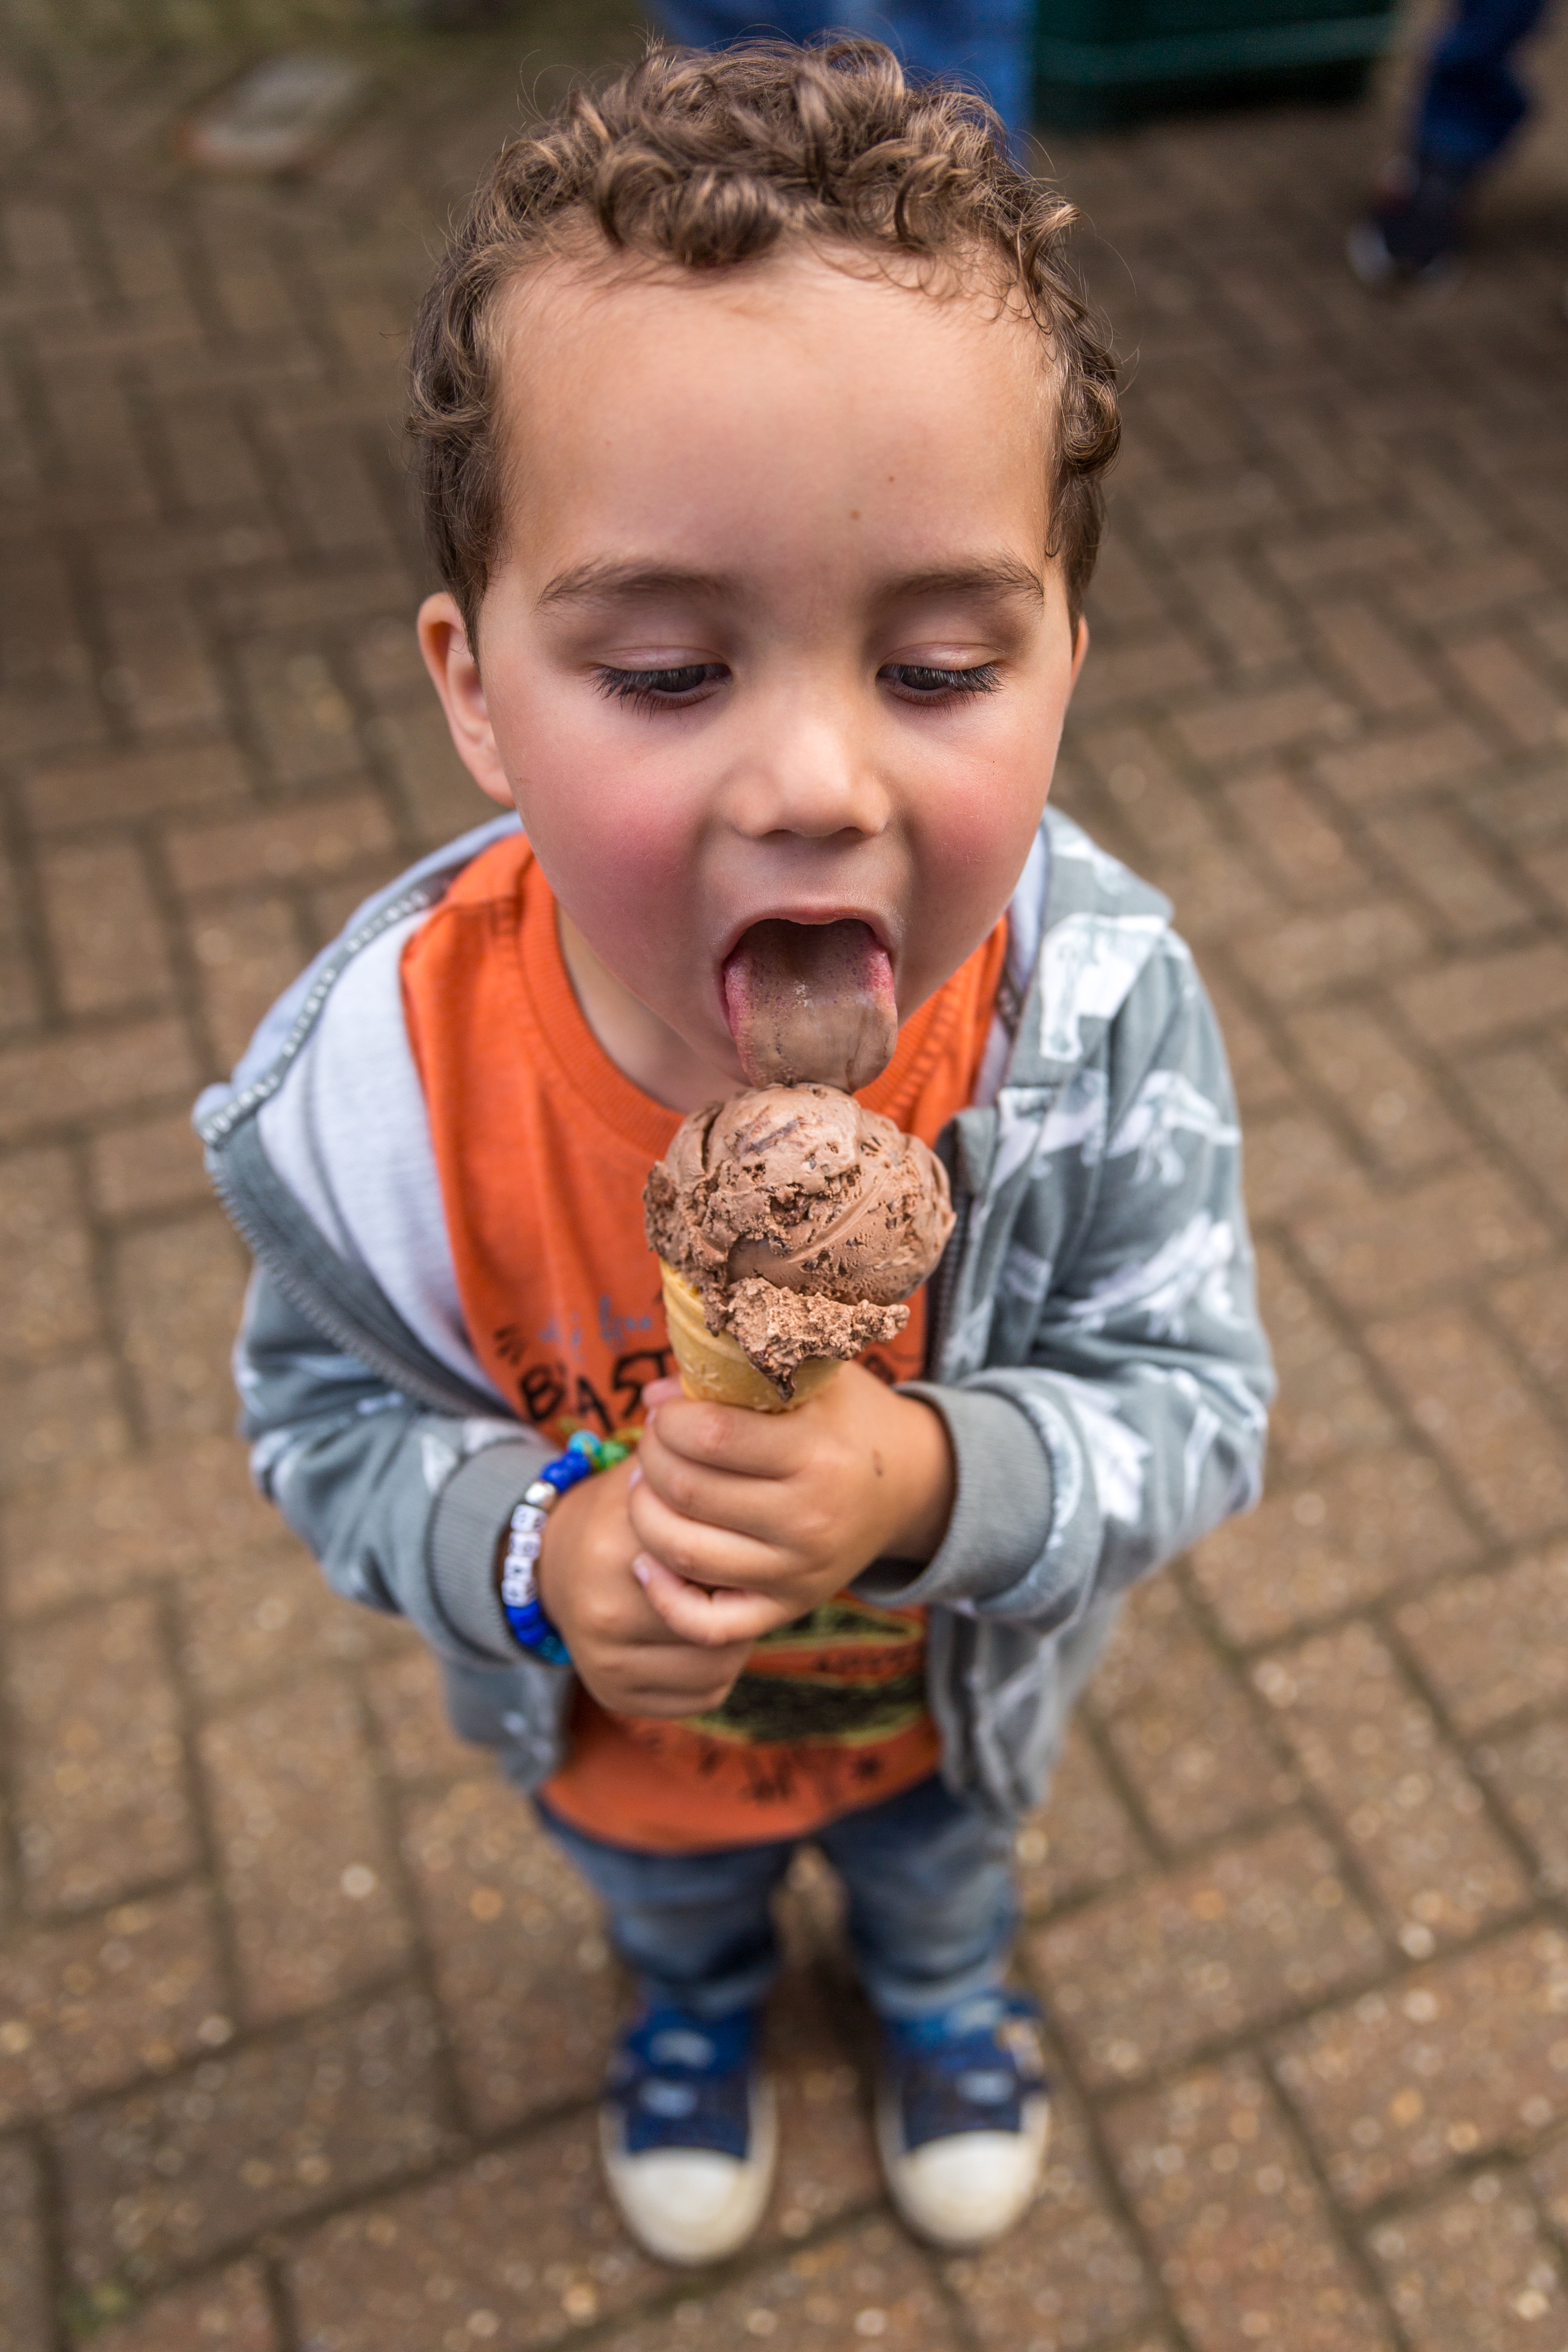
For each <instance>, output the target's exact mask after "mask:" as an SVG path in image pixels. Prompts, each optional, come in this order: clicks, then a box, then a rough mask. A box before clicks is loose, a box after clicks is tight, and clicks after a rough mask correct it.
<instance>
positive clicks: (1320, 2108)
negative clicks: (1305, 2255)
mask: <svg viewBox="0 0 1568 2352" xmlns="http://www.w3.org/2000/svg"><path fill="white" fill-rule="evenodd" d="M1278 2066H1279V2073H1280V2077H1281V2082H1282V2083H1283V2084H1285V2086H1286V2088H1287V2090H1288V2091H1289V2092H1290V2095H1291V2099H1292V2100H1293V2102H1294V2103H1295V2105H1296V2107H1297V2109H1298V2110H1299V2112H1300V2113H1301V2116H1302V2117H1303V2119H1304V2121H1305V2124H1306V2126H1307V2129H1308V2131H1309V2132H1310V2133H1311V2135H1312V2138H1313V2140H1314V2141H1315V2142H1316V2144H1317V2146H1318V2147H1319V2149H1320V2151H1321V2153H1322V2158H1323V2160H1324V2162H1325V2164H1326V2165H1327V2168H1328V2173H1329V2179H1330V2180H1331V2182H1332V2184H1333V2189H1334V2192H1335V2194H1336V2195H1337V2196H1338V2197H1340V2198H1341V2199H1343V2200H1344V2201H1345V2202H1346V2203H1347V2204H1350V2205H1369V2204H1372V2203H1373V2202H1375V2200H1377V2199H1379V2198H1382V2197H1385V2196H1388V2195H1390V2194H1392V2193H1393V2192H1395V2191H1396V2190H1400V2191H1403V2190H1406V2189H1414V2188H1416V2187H1419V2186H1420V2185H1422V2184H1423V2183H1425V2182H1427V2181H1428V2180H1431V2179H1434V2178H1435V2177H1436V2176H1437V2175H1438V2174H1440V2173H1443V2172H1446V2171H1447V2170H1448V2168H1450V2167H1451V2166H1452V2164H1453V2162H1454V2160H1455V2158H1467V2157H1470V2156H1476V2155H1485V2154H1487V2153H1488V2152H1490V2150H1492V2149H1496V2148H1502V2147H1511V2146H1515V2145H1522V2144H1525V2143H1528V2142H1529V2141H1530V2140H1531V2138H1532V2137H1535V2136H1537V2135H1538V2134H1540V2133H1541V2132H1543V2131H1544V2130H1546V2129H1547V2128H1548V2126H1551V2125H1552V2123H1553V2122H1554V2121H1556V2120H1558V2119H1559V2118H1560V2117H1561V2116H1563V2114H1564V2113H1568V1941H1565V1940H1564V1938H1563V1936H1562V1935H1561V1934H1560V1933H1559V1932H1558V1931H1557V1930H1556V1929H1555V1928H1553V1927H1521V1928H1517V1929H1515V1930H1514V1931H1513V1933H1512V1934H1511V1935H1508V1936H1503V1937H1498V1938H1497V1939H1496V1940H1495V1941H1492V1942H1490V1943H1487V1944H1484V1945H1482V1946H1481V1948H1479V1950H1477V1951H1474V1952H1468V1953H1461V1954H1458V1955H1457V1956H1456V1957H1455V1958H1451V1959H1447V1960H1435V1961H1433V1962H1432V1963H1431V1964H1430V1965H1429V1966H1428V1967H1427V1968H1426V1969H1421V1970H1419V1971H1416V1972H1413V1973H1412V1974H1411V1975H1410V1976H1409V1977H1407V1978H1406V1979H1404V1980H1403V1981H1402V1982H1401V1983H1398V1984H1396V1985H1391V1986H1389V1987H1388V1988H1386V1990H1382V1991H1378V1992H1368V1993H1364V1995H1363V1996H1362V1997H1361V1999H1360V2000H1355V2001H1352V2002H1349V2003H1347V2004H1346V2005H1345V2006H1344V2007H1343V2008H1340V2009H1334V2010H1329V2011H1324V2012H1323V2013H1322V2015H1321V2016H1319V2017H1314V2018H1312V2019H1311V2020H1310V2021H1308V2022H1307V2023H1306V2024H1305V2025H1302V2026H1299V2027H1298V2028H1296V2030H1295V2031H1294V2032H1291V2033H1290V2034H1288V2035H1287V2036H1286V2037H1285V2038H1284V2040H1283V2042H1281V2048H1280V2054H1279V2060H1278Z"/></svg>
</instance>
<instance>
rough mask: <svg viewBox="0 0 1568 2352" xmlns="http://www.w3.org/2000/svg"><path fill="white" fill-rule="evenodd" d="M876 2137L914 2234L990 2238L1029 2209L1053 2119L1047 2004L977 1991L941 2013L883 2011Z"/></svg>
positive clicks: (945, 2239) (936, 2240)
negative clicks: (1045, 2051)
mask: <svg viewBox="0 0 1568 2352" xmlns="http://www.w3.org/2000/svg"><path fill="white" fill-rule="evenodd" d="M882 2032H883V2043H882V2076H881V2080H880V2082H879V2084H878V2085H877V2101H876V2137H877V2147H878V2149H879V2151H880V2153H881V2156H882V2169H883V2178H884V2179H885V2180H886V2182H887V2186H888V2191H889V2193H890V2195H891V2196H892V2198H893V2201H894V2204H895V2205H896V2206H897V2208H898V2210H899V2212H900V2213H901V2214H902V2215H903V2217H904V2221H906V2222H907V2223H908V2225H909V2227H910V2228H911V2229H912V2230H913V2231H915V2235H916V2236H917V2237H920V2238H925V2240H927V2242H929V2243H930V2244H932V2245H934V2246H943V2247H946V2248H948V2249H949V2250H957V2249H959V2248H972V2247H976V2246H986V2245H989V2244H990V2243H991V2242H992V2240H993V2239H996V2238H999V2237H1001V2236H1002V2234H1003V2232H1004V2231H1008V2230H1010V2229H1011V2228H1012V2226H1013V2224H1014V2222H1015V2221H1018V2220H1019V2218H1020V2216H1021V2215H1022V2214H1023V2212H1024V2211H1025V2210H1026V2208H1027V2207H1028V2205H1029V2203H1030V2200H1031V2199H1032V2197H1033V2196H1034V2193H1035V2190H1036V2189H1037V2188H1038V2187H1039V2185H1040V2172H1041V2169H1042V2168H1043V2166H1044V2162H1045V2144H1046V2140H1047V2138H1048V2137H1049V2135H1050V2130H1051V2111H1050V2103H1049V2101H1048V2099H1047V2097H1046V2080H1045V2062H1044V2059H1043V2057H1042V2056H1041V2053H1040V2011H1039V2010H1038V2009H1037V2008H1036V2006H1035V2004H1034V2002H1033V2001H1032V2000H1030V1999H1029V1998H1028V1996H1027V1995H1026V1994H1023V1993H1018V1992H986V1993H977V1994H975V1995H974V1997H973V1998H972V1999H971V2000H960V2001H956V2002H955V2003H954V2005H953V2007H952V2008H951V2009H945V2010H942V2011H938V2013H937V2014H936V2016H935V2017H917V2018H909V2019H894V2018H883V2021H882Z"/></svg>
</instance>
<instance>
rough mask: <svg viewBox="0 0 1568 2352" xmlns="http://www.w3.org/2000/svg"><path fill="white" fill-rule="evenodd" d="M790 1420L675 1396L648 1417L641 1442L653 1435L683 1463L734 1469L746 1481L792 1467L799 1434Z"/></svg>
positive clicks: (787, 1416)
mask: <svg viewBox="0 0 1568 2352" xmlns="http://www.w3.org/2000/svg"><path fill="white" fill-rule="evenodd" d="M795 1418H796V1416H795V1415H794V1414H792V1413H777V1412H745V1411H743V1410H742V1408H741V1407H740V1406H739V1405H732V1404H706V1403H704V1402H700V1401H699V1400H698V1399H696V1398H695V1397H688V1396H685V1395H676V1396H674V1397H671V1398H669V1399H668V1400H667V1401H666V1402H664V1403H662V1404H660V1405H659V1406H658V1407H657V1409H656V1410H655V1411H653V1412H652V1413H651V1414H650V1416H649V1420H648V1423H647V1426H646V1429H645V1430H644V1433H643V1444H647V1442H648V1438H649V1437H650V1436H656V1437H657V1439H658V1441H659V1443H660V1444H663V1445H665V1446H667V1447H668V1448H669V1450H670V1452H671V1453H672V1454H682V1455H684V1456H685V1459H686V1460H687V1461H689V1462H701V1463H705V1464H706V1465H709V1466H710V1467H712V1468H714V1469H720V1470H737V1471H739V1472H740V1474H741V1475H742V1476H744V1477H747V1478H779V1477H783V1476H786V1475H788V1473H789V1471H790V1470H792V1469H793V1468H794V1466H795V1463H796V1460H797V1458H798V1456H799V1454H800V1450H801V1440H800V1432H799V1431H798V1430H797V1429H795V1428H793V1427H791V1426H790V1424H791V1423H793V1422H794V1420H795Z"/></svg>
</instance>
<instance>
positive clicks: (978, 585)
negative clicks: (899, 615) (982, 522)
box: [882, 555, 1045, 605]
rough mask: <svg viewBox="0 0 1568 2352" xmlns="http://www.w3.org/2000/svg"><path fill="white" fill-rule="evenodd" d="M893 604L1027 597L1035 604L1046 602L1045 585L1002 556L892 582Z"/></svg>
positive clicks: (887, 594)
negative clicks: (923, 598)
mask: <svg viewBox="0 0 1568 2352" xmlns="http://www.w3.org/2000/svg"><path fill="white" fill-rule="evenodd" d="M882 593H883V597H884V599H885V600H886V602H887V603H889V604H902V603H904V601H905V600H907V599H912V598H915V597H920V596H1026V597H1028V599H1029V601H1030V604H1036V605H1040V604H1044V602H1045V583H1044V581H1043V580H1042V579H1041V578H1040V573H1039V572H1034V571H1031V570H1030V566H1029V565H1028V564H1027V563H1022V562H1019V560H1018V558H1017V557H1016V556H1010V555H998V556H995V557H993V558H991V559H990V560H989V561H988V562H979V563H956V564H942V565H939V566H937V567H936V568H934V569H933V570H932V571H930V572H907V573H905V574H904V577H903V578H901V579H897V580H890V581H889V582H888V583H887V584H886V586H885V587H884V588H883V592H882Z"/></svg>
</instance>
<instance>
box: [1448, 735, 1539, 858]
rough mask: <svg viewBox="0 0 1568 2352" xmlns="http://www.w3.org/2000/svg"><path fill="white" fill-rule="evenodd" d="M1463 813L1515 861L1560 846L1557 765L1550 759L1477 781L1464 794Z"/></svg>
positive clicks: (1532, 762)
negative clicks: (1513, 857)
mask: <svg viewBox="0 0 1568 2352" xmlns="http://www.w3.org/2000/svg"><path fill="white" fill-rule="evenodd" d="M1465 812H1466V814H1467V815H1468V816H1469V819H1470V822H1471V823H1472V824H1476V825H1479V828H1480V830H1481V831H1482V832H1483V833H1485V834H1488V835H1490V837H1491V839H1492V840H1493V841H1496V842H1501V843H1502V844H1504V845H1506V846H1507V847H1508V848H1509V849H1511V851H1512V852H1513V854H1514V856H1516V857H1522V858H1528V857H1529V856H1530V855H1531V853H1532V852H1534V851H1538V850H1540V849H1542V847H1545V846H1549V845H1553V844H1555V843H1558V842H1561V840H1562V838H1563V763H1562V761H1560V760H1558V759H1555V758H1545V759H1542V760H1539V761H1531V762H1530V763H1529V765H1527V766H1526V767H1525V768H1524V769H1523V772H1515V773H1512V774H1510V775H1508V776H1506V777H1499V776H1495V775H1494V776H1492V777H1490V778H1487V779H1484V780H1478V781H1477V782H1475V783H1474V784H1472V785H1471V786H1470V787H1469V789H1468V791H1467V792H1466V793H1465Z"/></svg>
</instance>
